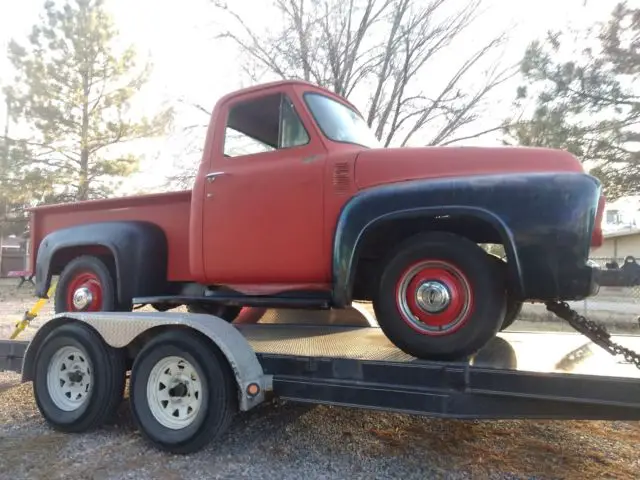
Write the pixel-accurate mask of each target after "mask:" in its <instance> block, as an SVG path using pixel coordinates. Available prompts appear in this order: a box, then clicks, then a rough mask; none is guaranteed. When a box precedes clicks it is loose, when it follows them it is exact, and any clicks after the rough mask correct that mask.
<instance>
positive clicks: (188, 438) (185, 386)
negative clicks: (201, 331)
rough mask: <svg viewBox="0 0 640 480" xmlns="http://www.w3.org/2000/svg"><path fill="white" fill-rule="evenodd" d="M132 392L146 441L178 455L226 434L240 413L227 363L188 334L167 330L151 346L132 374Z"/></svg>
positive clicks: (144, 349)
mask: <svg viewBox="0 0 640 480" xmlns="http://www.w3.org/2000/svg"><path fill="white" fill-rule="evenodd" d="M130 392H131V408H132V412H133V417H134V419H135V421H136V424H137V425H138V427H139V428H140V430H141V431H142V433H143V435H144V436H145V438H146V439H147V440H148V441H150V442H151V443H152V444H153V445H155V446H157V447H159V448H161V449H163V450H167V451H170V452H174V453H189V452H194V451H196V450H199V449H201V448H202V447H204V446H205V445H206V444H207V443H209V442H210V441H212V440H214V439H215V438H217V437H219V436H220V435H222V434H223V433H224V431H225V430H226V429H227V428H228V426H229V424H230V423H231V420H232V418H233V415H234V413H235V412H236V410H237V398H236V396H237V393H236V385H235V378H234V376H233V373H232V371H231V368H230V367H229V366H228V364H227V362H226V359H225V358H224V356H223V355H222V353H220V351H218V350H217V349H216V347H214V346H212V345H210V344H209V342H207V341H205V340H204V339H202V338H201V337H200V336H198V335H196V334H194V333H192V332H189V331H185V330H170V331H167V332H165V333H162V334H160V335H158V336H157V337H156V338H154V339H153V340H151V341H150V342H149V343H148V344H147V345H145V347H144V348H143V349H142V351H141V352H140V353H139V354H138V356H137V358H136V360H135V362H134V364H133V368H132V370H131V390H130Z"/></svg>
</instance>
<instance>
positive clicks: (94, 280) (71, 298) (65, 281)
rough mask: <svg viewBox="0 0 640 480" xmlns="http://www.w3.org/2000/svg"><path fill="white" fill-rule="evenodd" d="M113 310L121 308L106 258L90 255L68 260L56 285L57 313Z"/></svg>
mask: <svg viewBox="0 0 640 480" xmlns="http://www.w3.org/2000/svg"><path fill="white" fill-rule="evenodd" d="M115 310H121V308H120V307H119V305H118V301H117V296H116V282H115V279H114V275H113V274H112V272H111V270H110V269H109V267H108V266H107V265H106V264H105V262H103V261H102V260H101V259H99V258H98V257H94V256H89V255H83V256H81V257H77V258H75V259H73V260H72V261H71V262H69V264H67V266H66V267H65V268H64V270H63V271H62V273H61V274H60V278H59V280H58V285H57V286H56V293H55V311H56V313H59V312H100V311H115Z"/></svg>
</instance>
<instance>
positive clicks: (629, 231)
mask: <svg viewBox="0 0 640 480" xmlns="http://www.w3.org/2000/svg"><path fill="white" fill-rule="evenodd" d="M629 235H640V228H625V229H622V230H614V231H610V232H604V238H605V239H607V238H615V237H626V236H629Z"/></svg>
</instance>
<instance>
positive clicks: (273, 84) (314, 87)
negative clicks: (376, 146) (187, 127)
mask: <svg viewBox="0 0 640 480" xmlns="http://www.w3.org/2000/svg"><path fill="white" fill-rule="evenodd" d="M296 85H297V86H299V87H305V88H307V89H309V90H314V91H316V92H318V93H322V94H324V95H327V96H329V97H331V98H333V99H335V100H337V101H339V102H341V103H344V104H345V105H347V106H348V107H350V108H352V109H354V110H355V111H357V112H360V111H359V110H358V109H357V107H356V106H355V105H353V104H352V103H351V102H349V100H347V99H346V98H344V97H342V96H340V95H338V94H336V93H335V92H332V91H331V90H329V89H327V88H324V87H320V86H318V85H316V84H314V83H311V82H307V81H306V80H298V79H290V80H276V81H273V82H266V83H261V84H258V85H252V86H250V87H245V88H241V89H239V90H234V91H233V92H229V93H227V94H225V95H223V96H222V97H220V99H219V100H218V102H217V103H222V102H226V101H227V100H229V99H231V98H233V97H236V96H238V95H241V94H245V93H253V92H259V91H260V90H266V89H268V88H273V87H280V86H296Z"/></svg>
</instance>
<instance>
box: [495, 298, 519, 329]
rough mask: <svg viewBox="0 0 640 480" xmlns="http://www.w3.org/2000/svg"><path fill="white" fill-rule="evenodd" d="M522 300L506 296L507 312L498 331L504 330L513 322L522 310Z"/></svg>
mask: <svg viewBox="0 0 640 480" xmlns="http://www.w3.org/2000/svg"><path fill="white" fill-rule="evenodd" d="M522 305H523V302H521V301H520V300H516V299H514V298H513V297H508V298H507V312H506V313H505V315H504V320H503V321H502V326H501V327H500V331H503V330H506V329H507V328H509V327H510V326H511V325H513V322H515V321H516V320H517V318H518V315H520V312H521V311H522Z"/></svg>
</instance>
